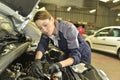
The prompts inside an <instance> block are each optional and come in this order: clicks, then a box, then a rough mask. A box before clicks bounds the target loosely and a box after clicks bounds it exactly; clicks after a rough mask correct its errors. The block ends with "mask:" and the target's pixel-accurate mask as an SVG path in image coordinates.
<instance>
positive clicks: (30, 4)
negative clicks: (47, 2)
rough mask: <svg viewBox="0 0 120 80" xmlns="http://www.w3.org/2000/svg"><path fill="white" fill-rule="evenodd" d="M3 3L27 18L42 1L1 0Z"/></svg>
mask: <svg viewBox="0 0 120 80" xmlns="http://www.w3.org/2000/svg"><path fill="white" fill-rule="evenodd" d="M0 2H1V3H3V4H5V5H7V6H9V7H10V8H11V9H13V10H14V11H18V13H19V14H20V15H22V16H23V17H27V16H28V15H29V14H30V13H31V12H32V11H33V10H34V9H35V7H36V5H37V4H38V3H39V2H40V0H0Z"/></svg>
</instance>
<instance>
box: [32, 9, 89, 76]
mask: <svg viewBox="0 0 120 80" xmlns="http://www.w3.org/2000/svg"><path fill="white" fill-rule="evenodd" d="M33 21H34V22H35V24H36V25H37V27H38V28H39V29H40V30H41V31H42V35H41V39H40V41H39V44H38V47H37V49H36V55H35V60H37V61H40V59H41V58H42V57H43V55H44V53H45V51H46V50H47V48H48V43H49V40H52V41H53V43H54V45H55V46H57V47H58V48H59V49H60V50H62V51H63V52H64V53H65V54H67V55H66V58H65V59H63V60H60V61H59V62H57V63H54V64H52V65H51V66H50V67H49V73H50V74H53V73H56V72H57V71H59V70H60V69H61V68H64V67H67V66H71V65H76V64H78V63H79V62H80V61H85V62H87V63H91V49H90V48H89V46H88V45H87V43H86V42H85V41H84V39H82V37H81V36H80V34H79V32H78V30H77V29H76V27H75V26H74V25H73V24H72V23H70V22H67V21H64V20H55V19H54V18H53V16H52V15H51V14H50V13H49V12H48V11H46V10H45V11H38V12H37V13H36V14H35V16H34V18H33Z"/></svg>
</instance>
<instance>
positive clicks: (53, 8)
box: [39, 0, 120, 28]
mask: <svg viewBox="0 0 120 80" xmlns="http://www.w3.org/2000/svg"><path fill="white" fill-rule="evenodd" d="M39 7H40V9H44V8H45V9H46V10H48V11H49V12H50V13H51V14H52V15H53V16H54V17H55V18H58V19H64V20H69V21H72V22H73V23H76V22H79V23H83V24H87V25H89V26H92V27H94V28H101V27H105V26H112V25H116V26H119V25H120V21H119V18H120V17H119V12H120V1H119V0H74V1H73V0H60V1H59V0H41V2H40V4H39ZM91 11H92V12H91Z"/></svg>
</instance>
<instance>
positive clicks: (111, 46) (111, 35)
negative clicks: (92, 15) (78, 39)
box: [85, 26, 120, 59]
mask: <svg viewBox="0 0 120 80" xmlns="http://www.w3.org/2000/svg"><path fill="white" fill-rule="evenodd" d="M85 40H86V42H87V43H88V44H89V46H90V47H91V49H93V50H99V51H104V52H108V53H113V54H117V56H118V58H119V59H120V26H109V27H104V28H101V29H99V30H97V31H96V32H95V33H94V34H93V35H91V36H88V37H87V38H86V39H85Z"/></svg>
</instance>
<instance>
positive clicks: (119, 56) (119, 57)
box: [117, 49, 120, 59]
mask: <svg viewBox="0 0 120 80" xmlns="http://www.w3.org/2000/svg"><path fill="white" fill-rule="evenodd" d="M117 56H118V59H120V49H118V51H117Z"/></svg>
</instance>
